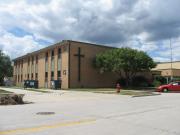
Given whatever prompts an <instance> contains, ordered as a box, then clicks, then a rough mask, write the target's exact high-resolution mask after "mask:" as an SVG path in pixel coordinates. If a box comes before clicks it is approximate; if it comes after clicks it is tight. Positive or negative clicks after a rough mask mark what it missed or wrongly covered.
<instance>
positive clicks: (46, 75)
mask: <svg viewBox="0 0 180 135" xmlns="http://www.w3.org/2000/svg"><path fill="white" fill-rule="evenodd" d="M47 80H48V72H45V81H47Z"/></svg>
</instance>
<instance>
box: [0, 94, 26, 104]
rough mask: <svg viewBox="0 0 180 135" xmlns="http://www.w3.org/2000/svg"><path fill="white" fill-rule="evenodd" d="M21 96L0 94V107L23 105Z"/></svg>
mask: <svg viewBox="0 0 180 135" xmlns="http://www.w3.org/2000/svg"><path fill="white" fill-rule="evenodd" d="M23 97H24V95H23V94H2V95H0V105H17V104H24V101H23Z"/></svg>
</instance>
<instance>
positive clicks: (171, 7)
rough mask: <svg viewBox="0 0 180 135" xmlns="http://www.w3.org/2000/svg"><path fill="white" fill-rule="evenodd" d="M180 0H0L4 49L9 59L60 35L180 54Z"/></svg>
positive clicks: (166, 55) (161, 58)
mask: <svg viewBox="0 0 180 135" xmlns="http://www.w3.org/2000/svg"><path fill="white" fill-rule="evenodd" d="M179 7H180V0H1V1H0V49H1V50H3V52H4V53H6V54H7V55H9V56H10V57H11V59H13V58H16V57H19V56H21V55H24V54H26V53H29V52H32V51H35V50H38V49H40V48H43V47H46V46H49V45H52V44H54V43H57V42H60V41H61V40H78V41H85V42H91V43H97V44H104V45H108V46H114V47H131V48H134V49H138V50H143V51H145V52H146V53H147V54H148V55H150V56H151V57H152V58H153V59H154V60H155V61H157V62H165V61H170V40H171V45H172V48H173V50H172V51H173V60H174V61H178V60H180V17H179V12H180V8H179Z"/></svg>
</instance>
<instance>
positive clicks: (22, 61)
mask: <svg viewBox="0 0 180 135" xmlns="http://www.w3.org/2000/svg"><path fill="white" fill-rule="evenodd" d="M21 68H23V60H22V61H21Z"/></svg>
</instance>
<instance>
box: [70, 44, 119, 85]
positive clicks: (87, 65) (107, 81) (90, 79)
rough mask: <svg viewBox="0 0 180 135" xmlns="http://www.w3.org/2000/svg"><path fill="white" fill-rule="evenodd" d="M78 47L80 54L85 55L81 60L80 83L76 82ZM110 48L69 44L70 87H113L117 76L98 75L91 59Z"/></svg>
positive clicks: (111, 74) (110, 74) (109, 74)
mask: <svg viewBox="0 0 180 135" xmlns="http://www.w3.org/2000/svg"><path fill="white" fill-rule="evenodd" d="M78 47H80V48H81V53H82V54H84V55H85V57H84V58H81V81H80V82H79V81H78V58H77V57H75V56H74V54H77V52H78ZM109 49H112V48H107V47H101V46H95V45H86V44H82V43H78V42H71V47H70V87H71V88H76V87H114V86H115V82H116V80H117V78H118V77H117V76H116V75H115V74H113V73H103V74H100V73H99V70H98V69H95V68H94V67H93V59H94V58H95V56H96V54H98V53H100V52H101V53H102V52H104V51H107V50H109Z"/></svg>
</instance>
